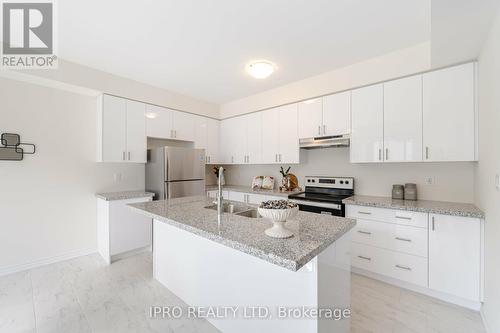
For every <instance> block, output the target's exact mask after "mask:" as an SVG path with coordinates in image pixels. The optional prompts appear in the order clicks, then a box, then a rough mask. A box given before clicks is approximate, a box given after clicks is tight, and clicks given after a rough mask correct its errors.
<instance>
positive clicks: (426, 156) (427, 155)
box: [425, 147, 429, 160]
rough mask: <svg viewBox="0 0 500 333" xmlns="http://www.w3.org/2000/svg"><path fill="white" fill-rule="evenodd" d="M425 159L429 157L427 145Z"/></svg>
mask: <svg viewBox="0 0 500 333" xmlns="http://www.w3.org/2000/svg"><path fill="white" fill-rule="evenodd" d="M425 159H426V160H428V159H429V147H425Z"/></svg>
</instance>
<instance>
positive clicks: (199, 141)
mask: <svg viewBox="0 0 500 333" xmlns="http://www.w3.org/2000/svg"><path fill="white" fill-rule="evenodd" d="M193 117H194V147H195V148H196V149H205V163H208V152H207V148H208V118H205V117H202V116H193Z"/></svg>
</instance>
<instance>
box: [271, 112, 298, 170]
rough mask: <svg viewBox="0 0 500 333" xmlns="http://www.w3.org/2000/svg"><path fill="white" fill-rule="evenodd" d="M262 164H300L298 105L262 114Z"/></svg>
mask: <svg viewBox="0 0 500 333" xmlns="http://www.w3.org/2000/svg"><path fill="white" fill-rule="evenodd" d="M262 162H263V163H266V164H275V163H288V164H292V163H299V162H300V160H299V139H298V110H297V104H290V105H284V106H280V107H277V108H273V109H270V110H266V111H263V112H262Z"/></svg>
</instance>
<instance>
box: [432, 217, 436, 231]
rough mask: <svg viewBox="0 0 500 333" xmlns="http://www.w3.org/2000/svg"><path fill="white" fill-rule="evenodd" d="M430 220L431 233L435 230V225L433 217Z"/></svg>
mask: <svg viewBox="0 0 500 333" xmlns="http://www.w3.org/2000/svg"><path fill="white" fill-rule="evenodd" d="M431 220H432V231H434V230H436V225H435V222H434V216H433V217H432V218H431Z"/></svg>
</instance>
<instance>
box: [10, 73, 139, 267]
mask: <svg viewBox="0 0 500 333" xmlns="http://www.w3.org/2000/svg"><path fill="white" fill-rule="evenodd" d="M96 103H97V99H96V98H92V97H87V96H81V95H77V94H74V93H69V92H66V91H61V90H56V89H51V88H46V87H41V86H37V85H31V84H27V83H23V82H18V81H13V80H7V79H1V78H0V133H3V132H12V133H19V134H20V135H21V139H22V141H25V142H29V143H34V144H36V147H37V153H36V154H35V155H27V156H25V160H24V161H21V162H8V161H0V230H1V232H0V274H2V273H5V272H6V271H9V270H12V269H15V268H16V267H17V268H19V267H22V266H16V265H23V264H28V263H33V262H38V261H40V260H44V259H47V258H53V257H54V256H61V255H62V256H64V255H66V254H68V253H81V252H82V251H83V252H85V251H88V250H89V249H90V250H94V249H95V248H96V201H95V198H94V193H95V192H100V191H114V190H125V189H144V165H142V164H99V163H96V162H95V158H96V157H95V156H96V139H97V135H96V123H97V122H96V116H97V114H96ZM115 173H116V174H118V173H119V174H121V175H122V180H121V182H118V183H117V182H115V181H114V177H113V175H114V174H115Z"/></svg>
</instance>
